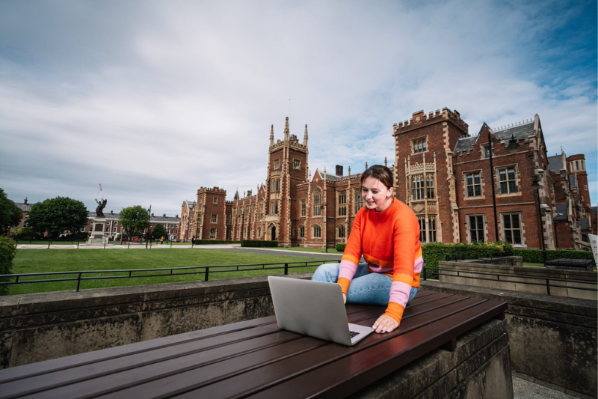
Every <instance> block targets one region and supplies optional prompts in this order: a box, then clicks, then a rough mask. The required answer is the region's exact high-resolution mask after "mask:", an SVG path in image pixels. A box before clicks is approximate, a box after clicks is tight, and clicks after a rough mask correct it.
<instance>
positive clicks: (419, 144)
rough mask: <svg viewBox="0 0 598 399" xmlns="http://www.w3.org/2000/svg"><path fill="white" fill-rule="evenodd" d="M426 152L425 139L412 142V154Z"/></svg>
mask: <svg viewBox="0 0 598 399" xmlns="http://www.w3.org/2000/svg"><path fill="white" fill-rule="evenodd" d="M424 151H426V139H425V138H423V139H417V140H413V153H414V154H417V153H420V152H424Z"/></svg>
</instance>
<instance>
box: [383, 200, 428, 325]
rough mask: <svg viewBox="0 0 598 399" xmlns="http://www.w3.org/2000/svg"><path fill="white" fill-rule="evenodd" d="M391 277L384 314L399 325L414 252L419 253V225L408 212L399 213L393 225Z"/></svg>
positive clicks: (409, 280) (409, 290) (412, 273)
mask: <svg viewBox="0 0 598 399" xmlns="http://www.w3.org/2000/svg"><path fill="white" fill-rule="evenodd" d="M393 243H394V254H393V277H392V283H391V286H390V298H389V301H388V307H387V309H386V312H385V314H387V315H388V316H390V317H392V318H393V319H395V320H396V321H397V322H398V323H399V324H400V323H401V319H402V318H403V312H404V311H405V306H407V301H408V300H409V294H410V293H411V287H413V280H414V265H415V257H416V251H418V250H419V252H421V246H420V245H418V244H419V224H418V222H417V218H416V217H415V215H414V214H413V212H411V211H410V210H409V211H408V212H401V215H400V217H398V218H397V219H395V221H394V225H393Z"/></svg>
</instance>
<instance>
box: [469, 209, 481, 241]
mask: <svg viewBox="0 0 598 399" xmlns="http://www.w3.org/2000/svg"><path fill="white" fill-rule="evenodd" d="M468 218H469V237H470V241H469V242H484V215H472V216H468Z"/></svg>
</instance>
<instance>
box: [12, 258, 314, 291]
mask: <svg viewBox="0 0 598 399" xmlns="http://www.w3.org/2000/svg"><path fill="white" fill-rule="evenodd" d="M318 259H319V258H318V257H317V255H315V256H314V257H310V258H297V257H290V256H285V255H284V254H283V253H281V254H280V255H279V254H275V253H274V254H272V255H262V254H251V253H245V252H232V251H230V252H228V251H220V250H216V249H200V248H195V249H190V248H189V249H186V248H180V249H177V250H172V251H170V250H166V249H164V250H143V249H141V250H125V249H122V250H118V249H112V250H104V249H86V250H81V249H80V250H58V249H57V250H40V249H20V250H18V252H17V256H16V257H15V259H14V261H13V273H14V274H21V273H36V272H65V271H86V270H123V269H156V268H167V267H186V266H216V265H245V264H256V263H275V262H279V263H280V265H272V266H268V267H280V266H284V263H285V262H289V263H290V262H306V261H314V260H318ZM291 266H292V265H291ZM246 268H250V267H246ZM315 269H316V266H310V267H300V268H295V269H289V273H306V272H313V271H314V270H315ZM221 270H222V269H221ZM283 272H284V271H283V270H254V271H238V272H237V271H235V272H229V273H213V270H210V274H209V278H210V280H218V279H225V278H239V277H250V276H259V275H268V274H282V273H283ZM160 273H165V272H160ZM146 274H150V273H146ZM109 275H120V276H122V275H123V274H115V273H106V274H100V275H94V276H96V277H97V276H109ZM47 278H48V277H45V278H44V279H47ZM53 278H56V277H53ZM62 278H76V274H69V275H65V276H62ZM27 279H28V280H31V279H34V277H31V278H27ZM36 279H40V278H36ZM22 280H23V278H22V279H21V281H22ZM197 280H200V281H203V280H204V275H203V273H202V274H195V275H193V274H192V275H182V276H160V277H150V278H131V279H109V280H108V279H107V280H95V281H84V282H82V283H81V289H89V288H105V287H119V286H128V285H143V284H157V283H172V282H181V281H197ZM11 281H14V279H11ZM76 286H77V282H76V281H69V282H51V283H36V284H22V285H11V286H9V294H10V295H16V294H28V293H35V292H49V291H64V290H67V291H74V290H75V289H76Z"/></svg>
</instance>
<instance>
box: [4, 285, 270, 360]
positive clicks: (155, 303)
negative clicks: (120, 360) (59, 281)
mask: <svg viewBox="0 0 598 399" xmlns="http://www.w3.org/2000/svg"><path fill="white" fill-rule="evenodd" d="M272 314H274V310H273V307H272V302H271V297H270V290H269V288H268V284H267V281H266V280H265V278H263V277H256V278H247V279H239V280H226V282H225V283H223V282H219V281H214V282H207V283H206V282H195V283H177V284H160V285H145V286H136V287H121V288H109V289H97V290H87V291H82V292H54V293H45V294H29V295H15V296H4V297H0V368H6V367H12V366H18V365H23V364H28V363H33V362H39V361H42V360H47V359H55V358H58V357H63V356H69V355H75V354H78V353H84V352H89V351H93V350H98V349H104V348H110V347H113V346H118V345H124V344H129V343H133V342H139V341H144V340H148V339H153V338H159V337H164V336H168V335H173V334H179V333H183V332H188V331H194V330H200V329H204V328H208V327H214V326H219V325H223V324H229V323H234V322H237V321H243V320H249V319H254V318H257V317H263V316H270V315H272Z"/></svg>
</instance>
